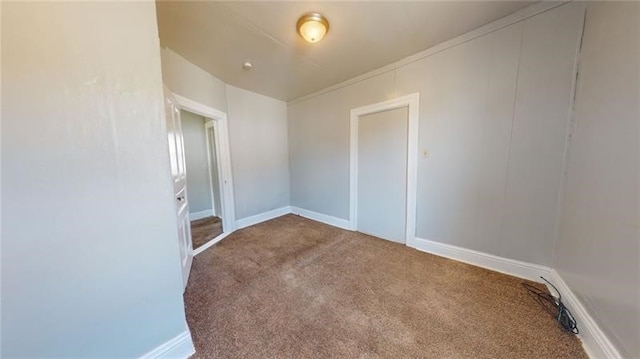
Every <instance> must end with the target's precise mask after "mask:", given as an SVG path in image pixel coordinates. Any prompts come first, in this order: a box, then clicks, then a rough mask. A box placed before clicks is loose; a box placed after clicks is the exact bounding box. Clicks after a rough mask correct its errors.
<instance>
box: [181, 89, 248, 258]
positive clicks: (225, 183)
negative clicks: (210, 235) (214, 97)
mask: <svg viewBox="0 0 640 359" xmlns="http://www.w3.org/2000/svg"><path fill="white" fill-rule="evenodd" d="M173 97H174V98H175V100H176V103H177V105H178V106H179V108H180V109H182V110H185V111H189V112H191V113H194V114H196V115H200V116H203V117H204V118H206V120H207V123H209V122H213V124H212V125H213V126H215V141H214V142H215V150H216V157H217V162H218V176H219V178H220V195H221V197H222V198H221V200H220V204H221V207H222V208H221V209H220V208H217V209H216V211H218V212H220V213H218V215H219V216H220V218H221V219H222V230H223V231H224V232H223V233H222V234H221V235H219V236H218V237H216V238H214V239H212V240H210V241H209V242H207V243H205V244H204V245H202V246H200V247H198V248H197V249H195V250H194V251H193V255H197V254H199V253H202V252H203V251H204V250H206V249H208V248H209V247H211V246H212V245H214V244H215V243H217V242H218V241H220V240H221V239H223V238H224V237H226V236H228V235H229V234H230V233H231V232H233V231H235V230H236V217H235V202H234V198H233V178H232V175H231V151H230V148H229V124H228V121H227V114H226V113H224V112H222V111H219V110H216V109H214V108H211V107H209V106H206V105H203V104H200V103H198V102H195V101H193V100H190V99H188V98H186V97H183V96H180V95H178V94H173ZM207 126H208V125H207ZM206 137H207V142H209V139H208V136H206ZM207 156H210V151H208V154H207ZM209 172H210V173H211V171H209Z"/></svg>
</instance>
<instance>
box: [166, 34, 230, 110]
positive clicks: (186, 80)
mask: <svg viewBox="0 0 640 359" xmlns="http://www.w3.org/2000/svg"><path fill="white" fill-rule="evenodd" d="M160 53H161V56H162V80H163V81H164V83H165V84H166V85H167V86H168V87H169V88H170V89H171V91H172V92H173V93H176V94H178V95H180V96H183V97H186V98H188V99H190V100H193V101H196V102H198V103H200V104H203V105H206V106H209V107H213V108H215V109H216V110H219V111H222V112H227V90H226V87H225V83H224V82H222V81H221V80H219V79H218V78H217V77H215V76H213V75H211V74H209V73H208V72H206V71H205V70H203V69H201V68H199V67H197V66H196V65H194V64H192V63H191V62H189V61H187V60H186V59H185V58H184V57H182V56H180V55H178V54H177V53H175V52H174V51H172V50H171V49H169V48H166V47H163V48H162V49H161V51H160Z"/></svg>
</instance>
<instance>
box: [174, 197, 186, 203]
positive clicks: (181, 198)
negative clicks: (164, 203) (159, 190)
mask: <svg viewBox="0 0 640 359" xmlns="http://www.w3.org/2000/svg"><path fill="white" fill-rule="evenodd" d="M176 199H177V200H178V201H180V202H182V201H184V196H179V197H176Z"/></svg>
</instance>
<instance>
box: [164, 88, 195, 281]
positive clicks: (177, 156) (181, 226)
mask: <svg viewBox="0 0 640 359" xmlns="http://www.w3.org/2000/svg"><path fill="white" fill-rule="evenodd" d="M165 116H166V123H167V136H168V141H169V159H170V162H171V176H172V178H173V190H174V200H175V207H176V217H177V222H178V245H179V247H180V264H181V266H182V280H183V288H186V286H187V282H188V280H189V273H190V271H191V262H192V261H193V251H192V250H193V244H192V242H191V223H190V221H189V203H188V201H187V187H186V186H187V173H186V166H185V157H184V139H183V136H182V124H181V122H180V109H179V108H178V106H177V104H176V101H175V100H174V99H173V95H172V94H171V92H169V91H168V90H167V89H166V88H165Z"/></svg>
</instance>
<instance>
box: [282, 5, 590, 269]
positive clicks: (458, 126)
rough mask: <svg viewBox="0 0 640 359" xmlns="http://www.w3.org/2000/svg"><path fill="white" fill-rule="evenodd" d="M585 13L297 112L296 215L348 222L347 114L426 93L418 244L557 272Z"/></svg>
mask: <svg viewBox="0 0 640 359" xmlns="http://www.w3.org/2000/svg"><path fill="white" fill-rule="evenodd" d="M583 14H584V5H583V4H580V3H570V4H566V5H563V6H560V7H557V8H554V9H552V10H549V11H546V12H543V13H541V14H538V15H536V16H533V17H530V18H528V19H525V20H523V21H520V22H518V23H515V24H513V25H510V26H506V27H503V28H500V29H498V30H496V31H493V32H491V33H489V34H486V35H483V36H480V37H477V38H475V39H473V40H470V41H466V42H464V43H461V44H459V45H456V46H453V47H450V48H447V49H445V50H442V51H439V52H437V53H434V54H432V55H430V56H428V57H425V58H423V59H421V60H417V61H415V62H413V63H410V64H408V65H404V66H402V67H399V68H397V69H395V70H391V71H389V72H386V73H382V74H380V75H376V76H373V77H371V78H368V79H366V80H363V81H361V82H358V83H355V84H353V85H349V86H346V87H342V88H339V89H337V90H334V91H331V92H328V93H324V94H320V95H318V96H316V97H312V98H309V99H303V100H301V101H297V102H293V103H290V104H289V106H288V110H289V112H288V116H289V142H290V154H289V156H290V164H291V205H293V206H296V207H300V208H303V209H307V210H311V211H314V212H318V213H321V214H325V215H329V216H333V217H337V218H341V219H348V215H349V214H348V211H349V110H350V109H352V108H355V107H359V106H363V105H369V104H372V103H376V102H380V101H383V100H387V99H389V98H394V97H398V96H402V95H406V94H410V93H414V92H420V133H419V146H420V149H421V150H422V149H428V150H429V151H430V156H429V158H423V157H422V156H419V158H420V160H419V162H418V193H417V200H418V203H417V236H418V237H420V238H425V239H429V240H433V241H437V242H441V243H446V244H452V245H456V246H461V247H465V248H470V249H474V250H479V251H482V252H487V253H491V254H495V255H499V256H503V257H508V258H512V259H517V260H522V261H526V262H531V263H537V264H542V265H550V264H551V259H552V251H553V242H554V240H555V231H556V225H557V214H558V201H559V198H560V186H561V183H562V164H563V159H564V148H565V145H566V134H567V131H566V129H567V126H568V120H569V113H570V112H569V107H570V101H571V98H572V91H571V89H572V83H573V80H574V64H575V54H576V51H577V48H578V45H579V38H580V32H581V30H582V19H583Z"/></svg>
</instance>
